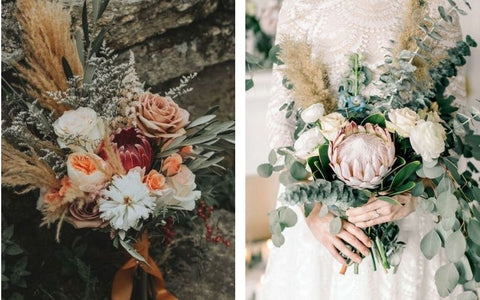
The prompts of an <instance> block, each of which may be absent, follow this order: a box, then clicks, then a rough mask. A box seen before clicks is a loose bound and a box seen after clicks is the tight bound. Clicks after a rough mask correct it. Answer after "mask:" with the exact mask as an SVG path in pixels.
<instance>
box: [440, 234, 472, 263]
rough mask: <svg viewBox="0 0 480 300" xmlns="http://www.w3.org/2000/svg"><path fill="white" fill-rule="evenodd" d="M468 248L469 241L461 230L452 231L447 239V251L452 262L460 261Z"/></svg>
mask: <svg viewBox="0 0 480 300" xmlns="http://www.w3.org/2000/svg"><path fill="white" fill-rule="evenodd" d="M466 249H467V242H466V241H465V237H464V236H463V234H462V232H460V231H455V232H453V233H451V234H450V235H449V236H448V238H447V240H446V241H445V253H446V254H447V257H448V260H450V261H451V262H457V261H459V260H460V258H461V257H462V256H463V255H464V254H465V250H466Z"/></svg>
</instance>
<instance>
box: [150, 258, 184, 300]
mask: <svg viewBox="0 0 480 300" xmlns="http://www.w3.org/2000/svg"><path fill="white" fill-rule="evenodd" d="M147 262H148V264H149V265H150V267H148V266H146V265H144V264H142V268H143V270H144V271H145V272H147V273H148V274H150V275H152V276H153V277H155V296H156V299H157V300H177V297H175V296H173V295H172V294H170V292H168V291H167V288H166V286H165V280H164V279H163V276H162V272H160V269H159V268H158V266H157V264H156V263H155V261H154V260H153V259H152V257H150V256H148V257H147Z"/></svg>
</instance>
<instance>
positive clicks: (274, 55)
mask: <svg viewBox="0 0 480 300" xmlns="http://www.w3.org/2000/svg"><path fill="white" fill-rule="evenodd" d="M280 50H281V49H280V45H279V44H277V45H275V46H273V47H272V48H270V51H268V58H269V59H270V60H271V61H272V63H274V64H277V65H282V64H283V62H282V61H281V60H280V58H278V54H279V53H280Z"/></svg>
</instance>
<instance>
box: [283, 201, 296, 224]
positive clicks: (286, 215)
mask: <svg viewBox="0 0 480 300" xmlns="http://www.w3.org/2000/svg"><path fill="white" fill-rule="evenodd" d="M279 222H280V223H281V224H282V225H284V226H285V227H292V226H294V225H295V224H297V214H296V213H295V212H294V211H293V210H292V209H291V208H289V207H287V206H284V207H282V209H281V210H280V211H279Z"/></svg>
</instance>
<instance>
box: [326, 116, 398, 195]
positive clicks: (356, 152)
mask: <svg viewBox="0 0 480 300" xmlns="http://www.w3.org/2000/svg"><path fill="white" fill-rule="evenodd" d="M328 157H329V158H330V166H331V167H332V169H333V171H334V172H335V174H337V176H338V178H339V179H340V180H342V181H343V182H345V184H347V185H349V186H351V187H353V188H358V189H373V188H376V187H377V186H378V185H379V184H380V183H381V182H382V179H383V178H384V177H385V175H387V173H388V172H389V171H390V169H391V168H392V165H393V163H394V162H395V145H394V143H393V141H392V138H391V136H390V134H389V133H388V131H387V130H386V129H383V128H382V127H380V126H378V125H372V124H370V123H367V124H365V126H360V125H357V124H355V122H351V123H350V124H348V125H347V126H345V127H343V128H342V129H341V130H340V131H339V133H338V134H337V136H336V138H335V139H333V140H332V141H330V146H329V149H328Z"/></svg>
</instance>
